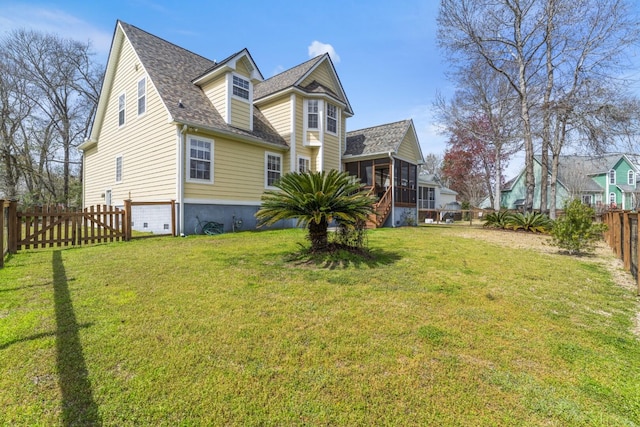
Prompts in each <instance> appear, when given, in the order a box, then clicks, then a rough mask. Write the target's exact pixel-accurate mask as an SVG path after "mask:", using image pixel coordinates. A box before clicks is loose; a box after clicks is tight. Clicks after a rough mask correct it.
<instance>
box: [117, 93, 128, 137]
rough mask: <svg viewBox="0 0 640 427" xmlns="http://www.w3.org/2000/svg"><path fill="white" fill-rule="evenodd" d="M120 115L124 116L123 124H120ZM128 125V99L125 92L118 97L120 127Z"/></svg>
mask: <svg viewBox="0 0 640 427" xmlns="http://www.w3.org/2000/svg"><path fill="white" fill-rule="evenodd" d="M120 114H122V123H120ZM125 124H127V97H126V94H125V93H124V92H122V93H121V94H120V95H118V127H119V128H121V127H122V126H124V125H125Z"/></svg>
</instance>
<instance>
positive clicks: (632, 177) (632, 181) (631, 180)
mask: <svg viewBox="0 0 640 427" xmlns="http://www.w3.org/2000/svg"><path fill="white" fill-rule="evenodd" d="M627 184H629V185H635V184H636V174H635V173H634V172H633V171H632V170H629V172H628V173H627Z"/></svg>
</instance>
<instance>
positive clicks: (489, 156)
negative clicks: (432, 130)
mask: <svg viewBox="0 0 640 427" xmlns="http://www.w3.org/2000/svg"><path fill="white" fill-rule="evenodd" d="M456 80H457V81H459V82H464V84H460V87H459V89H458V90H457V91H456V94H455V96H454V98H453V100H451V101H450V102H449V103H447V102H446V101H445V100H444V99H443V98H442V97H438V99H437V101H436V107H437V110H438V116H439V119H440V120H441V121H442V122H443V123H444V124H445V129H447V131H448V132H449V133H456V132H458V131H459V130H460V129H463V130H464V132H467V133H469V134H471V135H473V137H474V139H477V140H479V141H481V142H482V143H483V144H484V145H485V147H486V149H485V150H476V151H475V152H477V153H478V154H479V155H482V156H483V158H481V159H479V160H480V162H481V164H482V166H483V170H484V174H483V175H484V181H485V186H486V188H487V189H488V195H489V200H490V202H491V205H492V206H493V208H494V209H495V210H500V193H501V189H502V181H503V171H504V167H505V166H506V165H507V163H508V160H509V158H510V157H511V155H513V154H514V153H515V152H517V151H518V150H519V149H520V148H521V145H520V141H521V138H520V135H521V133H520V127H519V126H518V100H517V99H516V98H515V97H514V93H513V91H512V90H511V87H510V86H509V85H508V84H507V82H506V81H505V80H504V79H502V78H500V76H499V75H497V74H496V73H493V72H492V71H491V70H486V67H483V64H482V63H481V62H480V61H478V62H475V63H472V64H470V65H469V67H467V68H464V69H463V70H461V71H460V72H459V73H458V78H457V79H456Z"/></svg>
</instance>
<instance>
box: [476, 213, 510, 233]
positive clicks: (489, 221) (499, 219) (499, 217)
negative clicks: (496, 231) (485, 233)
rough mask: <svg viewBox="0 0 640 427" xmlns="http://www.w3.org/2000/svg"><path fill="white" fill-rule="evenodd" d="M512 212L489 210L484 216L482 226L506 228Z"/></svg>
mask: <svg viewBox="0 0 640 427" xmlns="http://www.w3.org/2000/svg"><path fill="white" fill-rule="evenodd" d="M512 216H513V214H512V213H511V212H509V211H497V212H490V213H488V214H486V215H485V216H484V220H483V221H484V224H483V225H484V226H485V227H492V228H500V229H505V228H508V226H509V223H510V221H511V217H512Z"/></svg>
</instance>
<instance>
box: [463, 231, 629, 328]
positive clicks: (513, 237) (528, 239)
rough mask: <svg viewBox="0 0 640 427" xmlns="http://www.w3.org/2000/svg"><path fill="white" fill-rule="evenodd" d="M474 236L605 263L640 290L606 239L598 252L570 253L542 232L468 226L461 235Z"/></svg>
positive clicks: (616, 276) (620, 281) (615, 277)
mask: <svg viewBox="0 0 640 427" xmlns="http://www.w3.org/2000/svg"><path fill="white" fill-rule="evenodd" d="M459 235H460V236H462V237H466V238H470V239H481V240H484V241H486V242H490V243H493V244H496V245H499V246H504V247H507V248H514V249H530V250H533V251H538V252H542V253H546V254H557V255H558V256H570V257H573V258H577V259H580V260H581V261H584V262H593V263H595V264H598V265H601V266H602V267H604V268H605V269H606V270H607V271H609V273H610V274H611V277H612V279H613V281H614V282H615V283H616V284H617V285H618V286H622V287H623V288H625V289H628V290H629V292H632V293H633V294H634V295H635V294H637V292H638V285H637V283H636V281H635V279H634V278H633V276H632V275H631V273H630V272H628V271H625V270H624V264H623V262H622V260H621V259H619V258H617V257H616V256H615V254H614V253H613V251H612V250H611V248H609V246H607V244H606V243H605V242H599V243H598V245H597V246H596V249H595V251H594V252H593V253H592V254H588V255H581V256H577V255H568V254H566V253H564V252H563V251H562V250H561V249H559V248H557V247H555V246H552V245H551V238H550V237H549V236H546V235H542V234H534V233H524V232H512V231H502V230H491V229H486V228H482V227H468V228H467V229H465V230H463V231H461V232H460V234H459ZM633 332H634V334H635V335H636V336H637V337H639V338H640V304H639V307H638V310H637V315H636V318H635V325H634V329H633Z"/></svg>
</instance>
